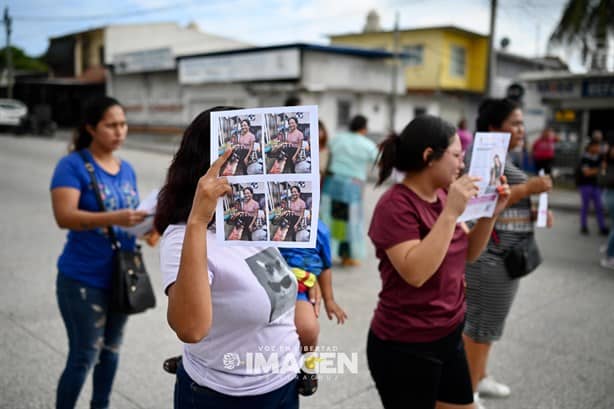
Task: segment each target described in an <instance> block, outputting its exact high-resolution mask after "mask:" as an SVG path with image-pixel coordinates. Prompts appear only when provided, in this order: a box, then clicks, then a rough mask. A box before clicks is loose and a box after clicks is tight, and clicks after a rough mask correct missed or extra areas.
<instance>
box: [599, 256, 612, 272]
mask: <svg viewBox="0 0 614 409" xmlns="http://www.w3.org/2000/svg"><path fill="white" fill-rule="evenodd" d="M601 267H603V268H609V269H610V270H614V257H603V258H602V259H601Z"/></svg>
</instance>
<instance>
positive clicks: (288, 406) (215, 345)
mask: <svg viewBox="0 0 614 409" xmlns="http://www.w3.org/2000/svg"><path fill="white" fill-rule="evenodd" d="M231 109H235V108H230V107H216V108H212V109H209V110H206V111H203V112H201V113H200V114H199V115H198V116H197V117H196V118H195V119H194V120H193V121H192V123H191V124H190V125H189V126H188V128H187V129H186V130H185V132H184V134H183V138H182V141H181V144H180V147H179V150H178V151H177V153H176V154H175V157H174V159H173V162H172V163H171V165H170V167H169V169H168V173H167V177H166V182H165V185H164V186H163V187H162V190H161V191H160V194H159V197H158V207H157V210H156V216H155V220H154V224H155V226H156V230H157V231H160V232H163V234H162V239H161V240H160V271H161V273H162V278H163V288H164V291H165V293H166V294H167V295H168V307H167V321H168V324H169V326H170V327H171V329H172V330H173V331H174V332H175V333H176V334H177V337H178V338H179V339H180V340H181V341H183V342H184V348H183V357H182V359H181V360H178V359H176V358H173V359H172V360H171V361H170V362H172V363H173V364H175V365H176V368H173V369H174V370H176V382H175V394H174V407H175V408H176V409H184V408H190V409H193V408H262V409H296V408H298V405H299V402H298V390H297V376H296V375H297V373H298V369H297V368H294V367H293V366H292V365H288V366H284V363H286V362H297V363H298V362H300V344H299V339H298V335H297V332H296V327H295V325H294V312H295V302H296V293H297V282H296V278H295V277H294V274H293V273H292V271H291V270H290V268H289V267H288V265H287V263H286V262H285V260H284V258H283V257H282V256H281V254H280V253H279V250H277V248H275V247H252V246H241V247H227V246H222V245H220V244H219V243H218V242H217V241H216V239H215V233H214V229H215V223H212V222H213V218H214V213H215V209H216V205H217V201H218V199H219V198H220V197H222V196H225V195H228V194H230V193H231V187H230V185H229V184H228V180H227V179H226V178H224V177H221V178H220V177H219V174H220V169H222V166H223V163H224V162H225V161H226V160H228V159H229V157H230V156H231V154H232V150H230V149H229V150H227V151H226V152H224V154H223V155H222V156H221V157H220V158H219V159H218V160H217V161H216V162H214V163H213V164H211V163H210V162H209V157H210V151H211V148H212V147H211V143H210V136H211V135H210V132H211V120H210V118H211V112H213V111H224V110H231ZM269 346H274V347H275V348H274V351H271V350H270V348H267V349H265V348H264V347H269ZM248 354H251V355H249V356H252V357H255V356H259V357H261V358H262V359H263V360H264V361H266V362H267V366H266V367H258V366H256V367H254V366H251V367H250V366H249V365H248V364H247V363H246V362H247V361H248ZM258 359H259V358H258ZM276 359H277V361H275V362H276V364H273V365H270V363H271V362H273V361H274V360H276ZM254 360H257V359H254ZM165 365H166V362H165ZM279 368H284V369H279ZM295 369H296V370H295Z"/></svg>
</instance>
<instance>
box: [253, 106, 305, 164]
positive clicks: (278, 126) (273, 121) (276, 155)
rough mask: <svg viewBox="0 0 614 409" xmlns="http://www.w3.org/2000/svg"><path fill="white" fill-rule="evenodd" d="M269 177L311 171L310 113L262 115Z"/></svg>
mask: <svg viewBox="0 0 614 409" xmlns="http://www.w3.org/2000/svg"><path fill="white" fill-rule="evenodd" d="M265 123H266V126H265V135H264V137H265V144H266V145H265V155H266V169H267V173H268V174H279V173H309V172H311V149H310V145H309V134H310V127H309V113H308V112H284V113H278V114H275V113H271V114H265Z"/></svg>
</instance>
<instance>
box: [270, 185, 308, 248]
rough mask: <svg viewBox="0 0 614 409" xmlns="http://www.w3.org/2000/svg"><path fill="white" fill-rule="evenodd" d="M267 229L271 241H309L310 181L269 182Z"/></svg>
mask: <svg viewBox="0 0 614 409" xmlns="http://www.w3.org/2000/svg"><path fill="white" fill-rule="evenodd" d="M268 188H269V198H268V205H269V231H270V232H271V240H272V241H298V242H306V241H309V238H310V234H311V202H312V194H311V192H312V190H311V183H310V182H308V181H298V182H296V181H288V182H269V183H268Z"/></svg>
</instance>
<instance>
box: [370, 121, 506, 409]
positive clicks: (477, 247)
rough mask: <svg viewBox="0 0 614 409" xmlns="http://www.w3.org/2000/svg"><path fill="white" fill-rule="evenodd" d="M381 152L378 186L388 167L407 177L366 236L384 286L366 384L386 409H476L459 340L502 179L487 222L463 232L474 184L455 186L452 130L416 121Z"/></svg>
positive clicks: (457, 160) (465, 181) (381, 205)
mask: <svg viewBox="0 0 614 409" xmlns="http://www.w3.org/2000/svg"><path fill="white" fill-rule="evenodd" d="M380 150H381V156H380V158H379V161H378V165H379V169H380V171H379V179H378V185H381V184H382V183H383V182H384V181H385V180H386V179H387V178H388V177H389V176H390V175H391V173H392V169H393V168H396V169H398V170H399V171H402V172H405V178H404V179H403V181H402V182H401V183H397V184H394V185H393V186H392V187H390V188H389V189H388V190H387V191H386V192H385V193H384V194H383V195H382V196H381V197H380V199H379V201H378V203H377V205H376V206H375V210H374V212H373V218H372V219H371V226H370V228H369V237H370V238H371V241H372V242H373V244H374V246H375V251H376V256H377V258H378V259H379V272H380V276H381V279H382V288H381V291H380V293H379V300H378V303H377V307H376V309H375V313H374V316H373V319H372V321H371V326H370V330H369V335H368V341H367V362H368V366H369V370H370V372H371V376H372V377H373V380H374V381H375V386H376V388H377V391H378V393H379V395H380V398H381V400H382V404H383V406H384V407H385V408H386V409H389V408H414V409H433V408H435V407H437V408H439V409H452V408H456V409H470V408H473V407H474V406H473V393H472V390H471V380H470V376H469V369H468V367H467V360H466V357H465V350H464V348H463V340H462V336H461V335H462V331H463V322H464V319H465V285H464V284H465V278H464V275H465V262H466V261H469V262H471V261H474V260H476V259H477V258H478V257H479V255H480V254H481V253H482V251H483V250H484V247H485V246H486V243H487V242H488V238H489V237H490V234H491V232H492V229H493V226H494V223H495V219H496V217H497V215H498V214H499V213H500V212H501V211H502V210H503V208H504V207H505V205H506V202H507V199H508V197H509V186H508V185H507V184H506V182H505V177H501V183H502V184H501V185H500V186H498V188H497V191H498V192H499V199H498V202H497V205H496V207H495V210H494V215H493V217H492V218H482V219H480V220H479V221H477V223H475V225H474V226H473V228H472V229H471V230H469V229H468V227H467V225H466V224H465V223H458V222H457V219H458V217H459V216H460V215H461V214H462V213H463V211H464V210H465V207H466V206H467V203H468V201H469V200H470V199H471V198H474V197H476V196H477V194H478V191H479V188H478V186H477V185H476V182H478V181H479V180H480V178H478V177H471V176H469V175H464V176H460V177H459V174H460V173H461V172H462V170H463V169H464V163H463V150H462V147H461V144H460V138H459V137H458V135H457V134H456V129H455V128H454V126H452V125H451V124H448V123H447V122H445V121H443V120H442V119H440V118H437V117H434V116H430V115H422V116H419V117H417V118H415V119H414V120H412V121H411V122H410V123H409V124H408V125H407V126H406V127H405V129H404V130H403V131H402V132H401V134H400V135H396V134H392V135H391V136H389V137H388V139H386V140H385V141H384V142H383V143H382V145H381V147H380Z"/></svg>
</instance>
